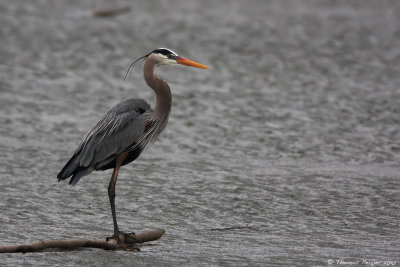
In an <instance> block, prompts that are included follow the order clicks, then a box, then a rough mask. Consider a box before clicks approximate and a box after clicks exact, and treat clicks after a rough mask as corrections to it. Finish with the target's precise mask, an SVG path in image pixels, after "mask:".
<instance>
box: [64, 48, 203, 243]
mask: <svg viewBox="0 0 400 267" xmlns="http://www.w3.org/2000/svg"><path fill="white" fill-rule="evenodd" d="M142 58H144V59H145V62H144V68H143V72H144V79H145V80H146V82H147V84H148V85H149V86H150V87H151V88H152V89H153V90H154V92H155V94H156V99H157V100H156V106H155V108H154V110H153V109H151V108H150V105H149V104H148V103H146V101H144V100H143V99H138V98H130V99H127V100H125V101H123V102H121V103H119V104H117V105H116V106H114V107H113V108H111V109H110V110H109V111H108V112H106V113H105V114H104V115H103V117H102V118H101V119H100V120H99V122H97V123H96V124H95V125H94V126H93V127H92V128H91V129H90V130H89V131H88V132H87V133H86V135H85V136H84V138H83V139H82V141H81V142H80V143H79V145H78V148H77V149H76V150H75V153H74V155H73V156H72V157H71V159H70V160H69V161H68V162H67V164H66V165H65V166H64V168H63V169H62V170H61V172H60V173H59V174H58V175H57V178H58V181H60V180H65V179H67V178H69V177H71V176H72V177H71V180H70V181H69V184H72V185H75V184H76V183H78V181H79V180H80V179H81V178H82V177H83V176H85V175H88V174H89V173H91V172H92V171H99V170H101V171H103V170H107V169H111V168H114V171H113V174H112V176H111V180H110V184H109V186H108V196H109V199H110V206H111V213H112V218H113V224H114V234H113V238H116V239H117V241H118V242H120V233H122V232H120V231H119V228H118V224H117V219H116V215H115V184H116V182H117V177H118V172H119V169H120V167H121V166H123V165H125V164H128V163H130V162H132V161H134V160H135V159H136V158H137V157H138V156H139V155H140V153H141V152H142V150H143V149H144V147H145V146H146V145H147V144H148V143H151V142H153V141H154V140H155V139H156V137H157V136H158V135H159V134H160V133H161V131H162V130H163V129H164V128H165V126H166V124H167V121H168V117H169V114H170V110H171V104H172V96H171V92H170V89H169V86H168V84H167V83H166V82H165V81H164V80H162V79H160V78H159V77H157V75H156V74H155V67H156V66H159V65H175V64H182V65H187V66H192V67H196V68H201V69H208V67H206V66H204V65H202V64H200V63H197V62H195V61H192V60H189V59H186V58H184V57H180V56H178V55H177V54H176V53H175V52H173V51H171V50H169V49H166V48H159V49H156V50H154V51H152V52H151V53H149V54H147V55H145V56H143V57H141V58H140V59H142ZM135 62H136V61H135Z"/></svg>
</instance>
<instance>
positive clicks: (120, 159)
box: [108, 152, 128, 237]
mask: <svg viewBox="0 0 400 267" xmlns="http://www.w3.org/2000/svg"><path fill="white" fill-rule="evenodd" d="M127 155H128V152H124V153H121V154H119V155H118V156H117V159H116V160H115V168H114V171H113V174H112V176H111V180H110V184H109V185H108V197H109V199H110V206H111V213H112V217H113V223H114V236H116V237H118V234H119V230H118V223H117V217H116V214H115V184H116V183H117V178H118V172H119V168H120V167H121V164H122V163H123V162H124V160H125V158H126V156H127Z"/></svg>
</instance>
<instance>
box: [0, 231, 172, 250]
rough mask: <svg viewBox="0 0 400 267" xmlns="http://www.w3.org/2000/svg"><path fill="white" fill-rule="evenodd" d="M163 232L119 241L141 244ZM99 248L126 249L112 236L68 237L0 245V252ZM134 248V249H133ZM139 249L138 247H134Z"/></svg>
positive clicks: (144, 234) (150, 232)
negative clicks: (105, 237)
mask: <svg viewBox="0 0 400 267" xmlns="http://www.w3.org/2000/svg"><path fill="white" fill-rule="evenodd" d="M164 233H165V231H164V229H156V230H153V231H147V232H142V233H138V234H134V235H128V234H125V235H124V236H122V238H121V237H120V238H121V241H122V242H124V243H125V244H127V245H128V246H132V245H137V244H141V243H144V242H149V241H154V240H157V239H159V238H160V237H161V236H163V235H164ZM83 247H86V248H101V249H105V250H116V249H126V248H125V247H123V246H120V245H118V243H117V240H116V239H114V238H111V239H108V240H107V241H103V240H93V239H69V240H45V241H42V240H41V241H39V242H36V243H32V244H26V245H14V246H0V253H17V252H19V253H27V252H39V251H46V250H73V249H77V248H83ZM133 250H135V249H133ZM136 250H139V249H136Z"/></svg>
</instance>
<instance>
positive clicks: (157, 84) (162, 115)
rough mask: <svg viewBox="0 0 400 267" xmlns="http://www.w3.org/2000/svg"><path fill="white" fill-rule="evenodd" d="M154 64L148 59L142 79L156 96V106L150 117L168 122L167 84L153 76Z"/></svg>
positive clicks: (168, 91) (169, 109)
mask: <svg viewBox="0 0 400 267" xmlns="http://www.w3.org/2000/svg"><path fill="white" fill-rule="evenodd" d="M155 66H156V64H155V62H154V61H153V60H151V59H149V58H148V60H146V61H145V63H144V69H143V71H144V79H145V81H146V83H147V84H148V85H149V86H150V87H151V88H152V89H153V90H154V92H155V94H156V99H157V100H156V106H155V108H154V113H153V114H152V115H151V116H152V118H151V119H154V120H160V119H161V120H168V116H169V113H170V111H171V106H172V96H171V91H170V90H169V86H168V84H167V83H166V82H165V81H164V80H162V79H160V78H159V77H157V75H156V74H155Z"/></svg>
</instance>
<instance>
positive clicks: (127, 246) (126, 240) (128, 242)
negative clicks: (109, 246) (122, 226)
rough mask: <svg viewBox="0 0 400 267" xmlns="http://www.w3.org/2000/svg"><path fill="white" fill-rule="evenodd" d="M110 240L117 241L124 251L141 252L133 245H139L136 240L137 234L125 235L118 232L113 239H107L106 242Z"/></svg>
mask: <svg viewBox="0 0 400 267" xmlns="http://www.w3.org/2000/svg"><path fill="white" fill-rule="evenodd" d="M110 239H115V240H116V241H117V244H118V246H120V247H121V248H123V249H124V250H130V251H140V249H139V248H138V247H135V246H133V244H135V243H137V242H136V238H135V233H134V232H132V233H124V232H121V231H118V232H116V233H114V234H113V235H112V236H111V237H107V238H106V241H108V240H110Z"/></svg>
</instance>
